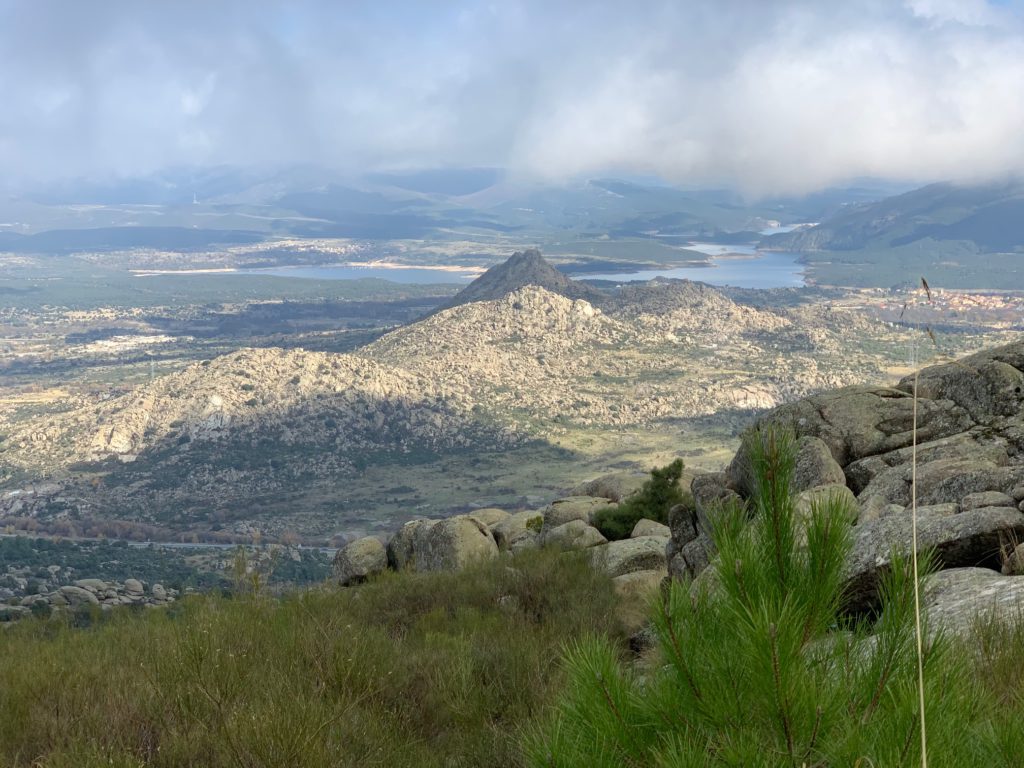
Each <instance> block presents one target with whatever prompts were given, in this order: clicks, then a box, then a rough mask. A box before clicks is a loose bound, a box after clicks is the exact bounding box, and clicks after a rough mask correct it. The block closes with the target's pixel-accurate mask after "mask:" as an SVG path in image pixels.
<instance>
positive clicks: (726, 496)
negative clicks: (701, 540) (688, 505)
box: [690, 472, 743, 530]
mask: <svg viewBox="0 0 1024 768" xmlns="http://www.w3.org/2000/svg"><path fill="white" fill-rule="evenodd" d="M690 493H692V494H693V502H694V506H696V508H697V528H698V530H708V529H709V528H710V527H711V520H712V519H713V518H714V516H715V514H716V512H718V511H719V510H720V509H721V508H722V507H723V506H725V505H728V504H733V503H742V501H743V499H742V498H741V497H740V495H739V494H738V493H736V491H734V490H733V489H732V488H730V487H729V476H728V474H727V473H725V472H708V473H707V474H704V475H697V477H695V478H693V482H692V483H691V484H690Z"/></svg>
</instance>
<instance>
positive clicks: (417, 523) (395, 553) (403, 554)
mask: <svg viewBox="0 0 1024 768" xmlns="http://www.w3.org/2000/svg"><path fill="white" fill-rule="evenodd" d="M435 523H437V521H436V520H410V521H409V522H407V523H406V524H405V525H403V526H402V527H401V528H399V529H398V531H396V532H395V535H394V536H392V537H391V540H390V541H388V546H387V558H388V565H389V566H390V567H391V568H393V569H395V570H396V571H401V570H402V569H404V568H414V567H415V553H416V551H417V550H419V551H422V549H423V547H424V545H425V542H426V536H427V533H429V532H430V529H431V528H432V527H433V526H434V524H435Z"/></svg>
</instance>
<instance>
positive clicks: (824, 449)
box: [793, 435, 846, 491]
mask: <svg viewBox="0 0 1024 768" xmlns="http://www.w3.org/2000/svg"><path fill="white" fill-rule="evenodd" d="M820 485H846V474H845V473H844V472H843V468H842V467H841V466H839V462H838V461H836V460H835V459H833V458H832V452H831V451H830V450H829V448H828V446H827V445H826V444H825V441H824V440H821V439H820V438H817V437H812V436H810V435H805V436H804V437H801V438H800V439H799V440H798V441H797V445H796V468H795V469H794V472H793V490H795V491H806V490H808V489H810V488H816V487H818V486H820Z"/></svg>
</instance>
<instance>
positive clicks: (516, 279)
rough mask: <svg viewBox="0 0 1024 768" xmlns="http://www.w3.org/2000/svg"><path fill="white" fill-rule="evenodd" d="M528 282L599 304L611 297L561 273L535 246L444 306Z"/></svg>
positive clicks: (492, 295)
mask: <svg viewBox="0 0 1024 768" xmlns="http://www.w3.org/2000/svg"><path fill="white" fill-rule="evenodd" d="M528 285H535V286H537V287H539V288H544V289H545V290H547V291H550V292H551V293H557V294H558V295H559V296H564V297H566V298H567V299H583V300H584V301H588V302H590V303H591V304H596V305H598V306H600V305H601V304H602V303H604V302H605V301H606V300H607V299H608V296H607V295H606V294H605V293H604V292H603V291H599V290H598V289H597V288H593V287H591V286H589V285H587V284H586V283H581V282H578V281H576V280H572V279H570V278H569V277H568V276H567V275H565V274H564V273H563V272H559V271H558V270H557V269H556V268H555V267H553V266H552V265H551V264H549V263H548V262H547V261H546V260H545V259H544V257H543V256H542V255H541V252H540V251H539V250H537V249H536V248H528V249H527V250H525V251H516V252H515V253H514V254H512V256H511V257H510V258H509V259H508V260H506V261H504V262H502V263H501V264H497V265H495V266H493V267H491V268H490V269H488V270H487V271H486V272H484V273H483V274H482V275H480V277H478V278H477V279H476V280H474V281H473V282H472V283H470V284H469V285H468V286H466V288H464V289H463V290H462V291H460V292H459V293H458V294H456V295H455V296H454V297H453V298H452V300H451V301H450V302H449V303H448V304H446V305H444V306H443V307H442V309H450V308H452V307H458V306H461V305H462V304H470V303H472V302H474V301H492V300H494V299H500V298H502V297H503V296H507V295H508V294H510V293H513V292H514V291H518V290H519V289H520V288H525V287H526V286H528Z"/></svg>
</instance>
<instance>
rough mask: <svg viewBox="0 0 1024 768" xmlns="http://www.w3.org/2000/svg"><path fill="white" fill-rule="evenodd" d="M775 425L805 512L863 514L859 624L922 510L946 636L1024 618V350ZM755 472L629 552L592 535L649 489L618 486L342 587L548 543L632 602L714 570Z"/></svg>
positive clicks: (451, 532)
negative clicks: (786, 439) (723, 527)
mask: <svg viewBox="0 0 1024 768" xmlns="http://www.w3.org/2000/svg"><path fill="white" fill-rule="evenodd" d="M915 391H916V396H915ZM915 419H916V428H915ZM769 425H775V426H781V427H787V428H790V429H792V430H793V432H794V433H795V435H796V437H797V456H796V469H795V475H794V491H795V492H796V493H797V494H798V497H797V511H798V513H801V514H806V513H808V512H809V509H810V507H811V505H812V504H813V503H814V501H815V500H820V499H822V498H825V497H829V496H840V497H843V498H844V499H846V500H847V501H848V502H849V505H848V506H849V508H850V509H851V510H854V514H853V516H852V519H851V520H850V524H851V526H852V528H853V530H852V535H853V547H852V551H851V553H850V556H849V558H848V561H847V564H846V581H847V593H846V606H845V607H846V609H847V610H848V611H850V612H854V613H858V612H865V611H870V610H872V609H874V608H876V607H877V605H878V599H879V598H878V586H879V579H880V576H881V575H882V574H883V573H884V572H885V570H886V569H887V568H888V567H889V564H890V560H891V557H892V556H893V554H894V553H898V554H908V553H909V551H910V548H911V546H912V543H911V526H912V520H913V518H912V510H913V508H914V507H915V505H916V511H917V520H918V547H919V549H920V550H922V551H923V550H930V551H932V552H934V554H935V562H936V566H937V567H938V569H939V573H937V574H935V575H933V576H931V577H930V578H929V581H928V582H927V584H926V589H925V598H926V605H927V607H928V610H929V612H930V614H931V615H932V617H933V618H934V619H935V621H936V623H937V624H941V625H943V626H947V627H949V628H951V629H954V630H957V629H961V628H963V627H966V626H968V625H969V624H970V622H971V621H972V620H973V617H975V616H977V615H979V614H983V613H985V612H990V611H994V612H996V613H997V614H998V615H1001V616H1005V617H1007V618H1014V617H1016V616H1017V612H1018V611H1020V610H1024V545H1020V544H1019V542H1022V541H1024V341H1020V342H1016V343H1013V344H1009V345H1006V346H1002V347H998V348H995V349H990V350H986V351H984V352H980V353H978V354H975V355H971V356H969V357H965V358H963V359H960V360H958V361H955V362H950V363H944V364H941V365H934V366H931V367H928V368H924V369H923V370H921V371H919V372H918V373H917V374H914V375H911V376H908V377H906V378H904V379H902V380H901V381H899V382H898V383H896V384H895V386H892V387H874V386H856V387H845V388H842V389H836V390H832V391H828V392H822V393H819V394H816V395H812V396H810V397H805V398H802V399H800V400H796V401H793V402H790V403H787V404H785V405H782V406H780V407H778V408H775V409H773V410H771V411H768V412H766V413H764V414H763V415H762V416H760V417H759V418H758V419H757V420H756V422H755V426H761V427H766V426H769ZM915 443H916V445H915ZM750 463H751V462H750V456H749V455H748V454H747V451H746V449H745V448H744V447H741V448H740V450H739V451H738V452H737V453H736V455H735V456H734V458H733V459H732V461H731V462H730V463H729V465H728V466H727V467H726V468H725V470H724V471H722V472H710V473H704V474H699V475H697V476H696V477H694V478H693V480H692V483H691V491H692V493H693V496H694V501H695V511H689V510H684V509H682V508H676V509H674V510H673V511H672V512H671V513H670V515H669V520H668V523H669V524H668V526H667V527H666V526H663V525H660V524H658V523H655V522H653V521H648V520H644V521H641V522H640V523H639V524H638V525H637V526H636V529H635V530H634V531H633V534H632V536H631V537H630V538H629V539H626V540H623V541H612V542H609V541H606V540H605V538H604V536H602V535H601V533H600V532H599V531H598V530H597V529H596V528H595V527H594V526H593V524H592V523H593V520H594V515H595V513H596V512H597V511H598V510H601V509H604V508H605V507H607V506H608V505H610V504H614V503H617V502H619V501H620V500H621V499H622V498H624V497H625V496H626V495H628V494H629V493H631V492H635V491H636V490H637V489H639V487H640V485H641V484H642V481H643V477H642V476H637V475H633V476H623V475H622V474H621V473H620V474H618V475H610V476H607V477H604V478H598V479H596V480H594V481H590V482H589V483H585V484H584V485H582V486H580V487H579V488H577V489H576V490H575V491H574V494H576V495H571V496H569V497H566V498H564V499H559V500H557V501H555V502H553V503H551V504H549V505H548V506H547V507H545V508H544V509H541V510H537V511H524V512H516V513H514V514H509V513H506V512H502V511H501V510H493V509H490V510H480V511H479V512H478V513H471V514H467V515H459V516H457V517H453V518H449V519H446V520H413V521H411V522H409V523H406V524H405V525H404V526H403V527H402V529H401V530H399V531H398V532H396V533H395V534H394V536H392V538H391V540H390V541H389V542H388V543H387V545H386V546H385V545H383V544H382V543H381V542H379V541H377V540H373V541H374V542H375V543H370V542H369V541H368V540H366V539H362V540H358V541H355V542H352V543H351V544H349V545H348V546H346V547H345V548H343V549H342V550H340V551H339V553H338V557H337V559H336V561H335V563H336V573H337V577H338V579H339V581H340V582H341V583H342V584H355V583H358V582H360V581H361V580H363V579H365V578H366V577H367V576H368V575H371V574H372V573H374V572H379V571H382V570H384V569H385V568H387V567H391V568H395V569H401V568H413V569H415V570H421V571H431V570H441V569H453V568H460V567H463V566H464V565H465V564H467V563H469V562H472V561H474V560H476V559H480V558H496V557H499V556H501V554H502V553H504V552H516V551H520V550H523V549H527V548H530V547H539V546H545V545H550V546H557V547H561V548H563V549H567V550H586V551H587V557H588V560H589V562H590V563H591V564H593V566H594V567H595V568H601V569H603V570H604V571H605V572H607V573H608V574H609V575H610V576H612V577H613V578H614V579H615V580H616V585H617V587H618V588H619V589H620V592H621V593H623V594H636V593H639V592H643V593H644V594H645V595H646V594H647V592H648V591H649V589H652V588H654V586H656V585H657V584H658V583H659V582H660V581H661V578H664V577H665V576H671V577H674V578H681V579H693V578H698V577H699V576H700V574H701V573H702V572H703V571H704V570H705V569H706V568H707V567H708V565H709V564H710V563H711V562H712V561H713V560H714V558H715V551H714V545H713V542H712V541H711V538H710V537H709V536H708V533H707V531H708V529H709V526H710V523H711V522H712V521H713V519H714V516H715V515H716V514H718V513H719V512H720V510H721V509H722V505H723V504H727V503H731V502H736V503H744V502H745V501H746V500H747V499H748V498H749V497H750V494H751V491H752V488H751V474H750ZM915 486H916V487H915ZM641 585H642V586H643V587H644V589H638V587H639V586H641Z"/></svg>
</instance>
